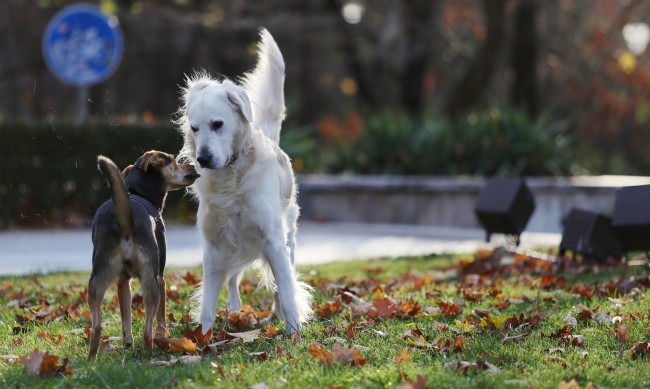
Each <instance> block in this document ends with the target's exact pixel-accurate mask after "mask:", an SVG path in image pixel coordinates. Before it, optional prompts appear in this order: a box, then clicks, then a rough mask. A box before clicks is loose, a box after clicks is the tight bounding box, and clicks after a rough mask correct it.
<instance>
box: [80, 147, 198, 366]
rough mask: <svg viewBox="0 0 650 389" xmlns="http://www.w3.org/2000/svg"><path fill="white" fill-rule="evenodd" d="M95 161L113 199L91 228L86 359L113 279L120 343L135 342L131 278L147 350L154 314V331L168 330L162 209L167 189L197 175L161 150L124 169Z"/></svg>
mask: <svg viewBox="0 0 650 389" xmlns="http://www.w3.org/2000/svg"><path fill="white" fill-rule="evenodd" d="M97 164H98V166H99V169H100V170H101V171H102V173H104V175H105V176H106V178H107V179H108V183H109V186H110V188H111V191H112V200H108V201H106V202H105V203H104V204H102V205H101V206H100V207H99V208H98V209H97V213H95V219H94V221H93V227H92V241H93V270H92V273H91V275H90V280H89V281H88V305H90V318H91V321H92V329H91V331H90V350H89V351H88V359H91V358H92V357H94V356H95V354H96V353H97V348H98V347H99V340H100V337H101V332H102V309H101V305H102V300H103V299H104V293H105V292H106V289H107V288H108V286H109V284H110V283H111V282H113V280H114V279H115V278H117V279H118V281H117V295H118V300H119V304H120V313H121V316H122V336H123V344H124V347H132V346H133V335H132V333H131V288H130V285H129V282H130V280H131V278H133V277H137V278H138V279H139V280H140V284H141V285H142V296H143V298H144V305H145V309H146V319H145V327H144V337H143V338H144V349H145V352H146V353H147V354H150V353H151V351H152V348H153V336H152V331H153V318H154V316H155V317H156V321H157V322H158V324H157V328H156V332H162V333H163V334H164V333H165V331H166V322H165V316H166V315H165V302H166V299H165V280H164V278H163V271H164V269H165V259H166V250H167V243H166V240H165V224H164V223H163V219H162V216H161V212H162V210H163V207H164V205H165V198H166V196H167V192H168V191H170V190H174V189H180V188H184V187H186V186H188V185H191V184H193V183H194V181H195V180H196V179H197V178H198V177H199V175H198V174H197V173H196V170H195V169H194V167H193V166H191V165H178V164H177V163H176V160H175V159H174V156H173V155H170V154H166V153H163V152H160V151H148V152H146V153H145V154H144V155H143V156H141V157H140V158H138V160H137V161H136V162H135V164H134V165H130V166H129V167H127V168H126V169H124V172H123V173H120V171H119V169H118V168H117V166H116V165H115V163H113V161H111V160H110V159H108V158H106V157H104V156H101V155H100V156H99V157H97ZM127 190H128V192H127Z"/></svg>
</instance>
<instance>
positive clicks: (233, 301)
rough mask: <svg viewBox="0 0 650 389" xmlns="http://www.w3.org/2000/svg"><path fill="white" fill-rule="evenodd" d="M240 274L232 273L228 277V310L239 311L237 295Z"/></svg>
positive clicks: (239, 305) (239, 304) (239, 299)
mask: <svg viewBox="0 0 650 389" xmlns="http://www.w3.org/2000/svg"><path fill="white" fill-rule="evenodd" d="M240 274H241V273H239V274H233V275H231V276H230V278H229V279H228V311H229V312H239V311H241V297H239V280H240V278H241V277H240Z"/></svg>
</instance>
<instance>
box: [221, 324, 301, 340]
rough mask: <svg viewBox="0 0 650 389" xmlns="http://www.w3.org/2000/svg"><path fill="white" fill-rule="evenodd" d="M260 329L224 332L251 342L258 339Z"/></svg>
mask: <svg viewBox="0 0 650 389" xmlns="http://www.w3.org/2000/svg"><path fill="white" fill-rule="evenodd" d="M261 331H262V330H260V329H259V328H258V329H256V330H252V331H246V332H226V333H227V334H228V335H230V336H232V337H234V338H237V339H241V341H242V342H244V343H251V342H254V341H255V339H258V338H259V337H260V334H261ZM294 333H295V334H298V332H294ZM292 335H293V334H292Z"/></svg>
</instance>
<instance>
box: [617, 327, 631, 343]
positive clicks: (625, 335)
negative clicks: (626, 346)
mask: <svg viewBox="0 0 650 389" xmlns="http://www.w3.org/2000/svg"><path fill="white" fill-rule="evenodd" d="M615 334H616V336H617V337H618V338H619V339H620V340H621V341H622V342H624V343H627V342H629V341H630V329H629V328H628V327H627V325H625V324H621V325H619V326H618V327H616V330H615Z"/></svg>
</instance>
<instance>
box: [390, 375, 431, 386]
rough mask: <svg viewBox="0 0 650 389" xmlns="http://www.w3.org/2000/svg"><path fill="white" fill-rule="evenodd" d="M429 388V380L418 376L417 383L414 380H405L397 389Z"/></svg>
mask: <svg viewBox="0 0 650 389" xmlns="http://www.w3.org/2000/svg"><path fill="white" fill-rule="evenodd" d="M426 387H427V380H426V379H425V378H424V377H423V376H421V375H419V374H418V376H417V378H416V380H415V382H414V381H412V380H405V381H404V382H402V383H400V384H399V385H397V387H396V388H395V389H425V388H426Z"/></svg>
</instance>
